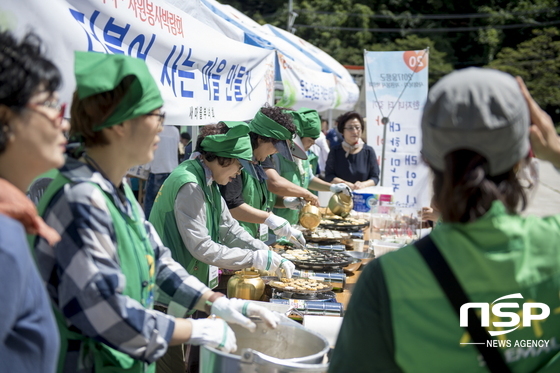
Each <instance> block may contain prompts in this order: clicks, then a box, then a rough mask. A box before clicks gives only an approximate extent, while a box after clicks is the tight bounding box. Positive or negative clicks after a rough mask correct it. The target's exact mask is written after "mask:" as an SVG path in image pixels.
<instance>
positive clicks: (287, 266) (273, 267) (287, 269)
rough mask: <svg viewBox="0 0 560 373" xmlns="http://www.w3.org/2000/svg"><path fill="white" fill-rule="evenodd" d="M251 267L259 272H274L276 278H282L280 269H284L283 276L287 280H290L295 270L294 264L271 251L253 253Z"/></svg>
mask: <svg viewBox="0 0 560 373" xmlns="http://www.w3.org/2000/svg"><path fill="white" fill-rule="evenodd" d="M253 267H255V268H256V269H260V270H261V271H272V272H275V273H276V275H277V276H278V277H284V276H282V269H284V275H285V277H287V278H292V275H293V274H294V269H295V268H296V266H295V265H294V263H292V262H290V261H289V260H288V259H284V258H282V257H281V256H280V255H278V254H276V253H275V252H274V251H271V250H256V251H253Z"/></svg>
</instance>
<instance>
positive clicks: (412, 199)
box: [406, 194, 416, 205]
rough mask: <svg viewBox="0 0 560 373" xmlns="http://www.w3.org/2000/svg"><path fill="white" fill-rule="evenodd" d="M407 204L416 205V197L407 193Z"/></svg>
mask: <svg viewBox="0 0 560 373" xmlns="http://www.w3.org/2000/svg"><path fill="white" fill-rule="evenodd" d="M406 204H407V205H416V197H411V196H410V195H408V194H407V195H406Z"/></svg>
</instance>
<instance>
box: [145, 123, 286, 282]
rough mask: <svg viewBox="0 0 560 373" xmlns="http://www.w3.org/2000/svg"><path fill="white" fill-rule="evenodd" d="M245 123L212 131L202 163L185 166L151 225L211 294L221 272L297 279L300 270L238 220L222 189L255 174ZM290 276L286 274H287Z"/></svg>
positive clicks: (203, 142)
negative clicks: (251, 270) (254, 272)
mask: <svg viewBox="0 0 560 373" xmlns="http://www.w3.org/2000/svg"><path fill="white" fill-rule="evenodd" d="M248 133H249V126H248V125H247V124H246V123H245V122H220V123H218V124H215V125H208V126H206V127H204V128H203V129H202V131H201V134H200V136H199V137H198V139H197V142H196V149H195V153H193V154H194V155H196V157H195V158H194V159H191V160H189V161H186V162H183V163H182V164H180V165H179V167H177V168H176V169H175V170H174V171H173V172H172V173H171V175H170V176H169V179H168V180H166V181H165V183H164V184H163V186H162V188H161V190H160V193H159V195H158V197H157V199H156V201H155V203H154V207H153V209H152V213H151V215H150V222H152V224H153V225H154V227H155V228H156V230H157V231H158V233H159V234H160V236H161V237H162V240H163V242H164V244H165V245H166V246H168V247H169V248H170V249H171V251H172V253H173V257H174V258H175V259H176V260H177V261H178V262H179V263H181V264H182V265H183V266H184V267H185V268H186V269H187V271H188V272H189V273H191V274H193V275H195V276H197V277H198V279H199V280H200V281H202V282H204V283H206V284H208V286H210V287H211V288H213V287H215V286H217V285H218V278H217V276H218V267H220V268H225V269H243V268H248V267H255V268H257V269H260V270H266V271H272V272H276V273H277V274H278V275H279V276H287V277H291V276H292V273H293V271H294V265H293V264H292V263H291V262H290V261H288V260H286V259H283V258H282V257H281V256H280V255H278V254H276V253H274V252H273V251H271V250H269V248H268V246H267V245H266V244H264V243H263V242H262V241H260V240H258V239H256V238H254V237H252V236H251V235H250V234H249V233H248V232H247V231H246V230H245V229H243V227H241V226H240V225H239V223H238V222H237V220H235V219H234V218H233V217H232V216H231V213H230V212H229V209H228V208H227V206H226V204H225V201H224V199H223V198H222V196H221V194H220V191H219V189H218V185H225V184H227V183H228V182H230V181H231V180H233V179H234V178H235V177H236V176H237V175H239V174H240V172H241V170H242V168H243V167H242V165H241V163H240V160H242V161H243V163H244V164H245V165H247V168H248V169H249V168H250V167H251V166H250V161H251V160H252V158H253V152H252V148H251V139H250V137H249V135H248ZM282 270H284V273H282Z"/></svg>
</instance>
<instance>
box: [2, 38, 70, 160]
mask: <svg viewBox="0 0 560 373" xmlns="http://www.w3.org/2000/svg"><path fill="white" fill-rule="evenodd" d="M42 49H43V47H42V41H41V39H40V38H39V36H38V35H36V34H35V33H33V32H29V33H27V34H26V35H25V36H24V37H23V38H22V39H21V41H19V42H18V40H17V39H16V38H15V37H14V36H13V35H12V33H11V32H9V31H2V32H0V105H5V106H7V107H9V108H10V109H11V110H12V111H14V112H15V113H17V114H19V113H21V111H22V110H23V109H24V108H25V106H26V105H27V103H28V102H29V100H30V99H31V97H32V96H33V94H34V93H36V91H37V88H39V87H40V86H41V85H44V88H45V90H46V91H47V92H50V93H53V92H55V91H56V90H57V89H58V88H59V86H60V84H61V83H62V76H61V75H60V71H59V70H58V68H57V67H56V66H55V65H54V64H53V63H52V62H51V61H49V60H48V59H46V58H45V57H44V56H43V51H42ZM0 120H1V122H0V153H2V152H3V151H4V150H5V148H6V140H7V135H8V133H9V130H7V128H5V126H6V125H7V123H4V120H3V119H0Z"/></svg>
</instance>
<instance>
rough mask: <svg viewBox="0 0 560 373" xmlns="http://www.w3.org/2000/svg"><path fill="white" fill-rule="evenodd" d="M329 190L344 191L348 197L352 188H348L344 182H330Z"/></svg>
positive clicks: (334, 191)
mask: <svg viewBox="0 0 560 373" xmlns="http://www.w3.org/2000/svg"><path fill="white" fill-rule="evenodd" d="M329 189H330V191H331V192H333V193H341V192H342V193H344V194H345V195H347V196H348V197H351V196H352V189H350V187H349V186H348V185H346V184H344V183H338V184H331V186H330V188H329Z"/></svg>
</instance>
